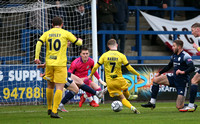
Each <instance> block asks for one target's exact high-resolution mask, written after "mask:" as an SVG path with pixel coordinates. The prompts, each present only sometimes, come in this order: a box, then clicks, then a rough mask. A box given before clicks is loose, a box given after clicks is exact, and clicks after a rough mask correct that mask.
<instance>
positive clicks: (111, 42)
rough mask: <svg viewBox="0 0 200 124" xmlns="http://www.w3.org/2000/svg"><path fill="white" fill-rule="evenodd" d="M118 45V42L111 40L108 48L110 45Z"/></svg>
mask: <svg viewBox="0 0 200 124" xmlns="http://www.w3.org/2000/svg"><path fill="white" fill-rule="evenodd" d="M115 44H117V42H116V40H115V39H110V40H109V41H108V43H107V46H110V45H115Z"/></svg>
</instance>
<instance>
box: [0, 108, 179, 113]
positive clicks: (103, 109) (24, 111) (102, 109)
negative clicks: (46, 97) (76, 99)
mask: <svg viewBox="0 0 200 124" xmlns="http://www.w3.org/2000/svg"><path fill="white" fill-rule="evenodd" d="M137 108H142V107H137ZM159 108H160V109H168V108H176V107H156V109H159ZM123 109H128V108H123ZM147 109H148V108H147ZM97 110H98V111H105V110H106V111H108V110H111V108H101V109H74V110H69V112H75V111H97ZM38 112H46V111H26V110H23V111H7V112H0V114H9V113H38Z"/></svg>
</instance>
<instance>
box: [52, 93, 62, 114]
mask: <svg viewBox="0 0 200 124" xmlns="http://www.w3.org/2000/svg"><path fill="white" fill-rule="evenodd" d="M61 100H62V90H56V92H55V95H54V99H53V110H52V112H53V113H57V109H58V106H59V104H60V102H61Z"/></svg>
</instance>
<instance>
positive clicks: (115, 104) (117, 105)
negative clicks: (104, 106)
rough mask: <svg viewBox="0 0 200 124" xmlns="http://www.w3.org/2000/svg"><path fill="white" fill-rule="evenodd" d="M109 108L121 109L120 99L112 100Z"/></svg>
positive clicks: (116, 110) (117, 110)
mask: <svg viewBox="0 0 200 124" xmlns="http://www.w3.org/2000/svg"><path fill="white" fill-rule="evenodd" d="M111 109H112V110H113V111H114V112H119V111H121V110H122V109H123V105H122V103H121V102H120V101H118V100H117V101H113V102H112V104H111Z"/></svg>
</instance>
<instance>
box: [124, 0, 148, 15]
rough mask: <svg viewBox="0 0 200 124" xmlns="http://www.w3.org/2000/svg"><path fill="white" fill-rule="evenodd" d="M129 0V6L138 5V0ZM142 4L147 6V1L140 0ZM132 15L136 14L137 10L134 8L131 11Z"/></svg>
mask: <svg viewBox="0 0 200 124" xmlns="http://www.w3.org/2000/svg"><path fill="white" fill-rule="evenodd" d="M127 1H128V6H136V2H137V0H127ZM140 6H146V1H145V0H140ZM129 15H130V16H134V15H135V12H134V10H130V11H129Z"/></svg>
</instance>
